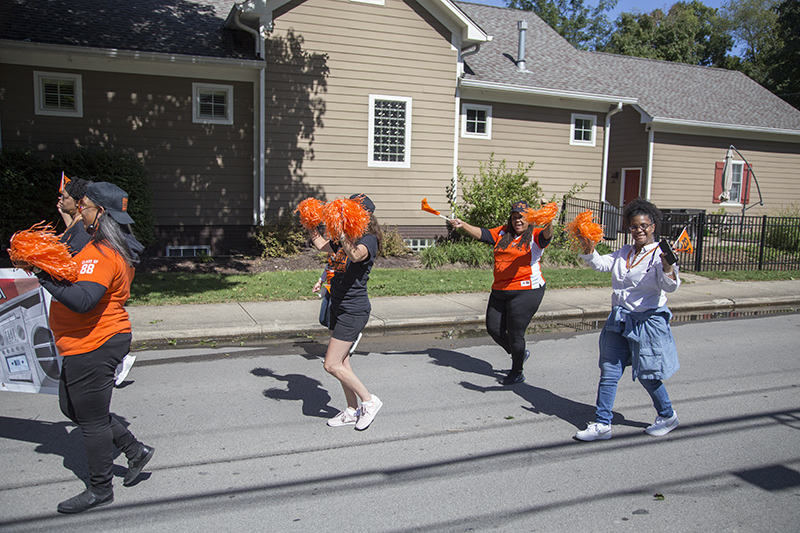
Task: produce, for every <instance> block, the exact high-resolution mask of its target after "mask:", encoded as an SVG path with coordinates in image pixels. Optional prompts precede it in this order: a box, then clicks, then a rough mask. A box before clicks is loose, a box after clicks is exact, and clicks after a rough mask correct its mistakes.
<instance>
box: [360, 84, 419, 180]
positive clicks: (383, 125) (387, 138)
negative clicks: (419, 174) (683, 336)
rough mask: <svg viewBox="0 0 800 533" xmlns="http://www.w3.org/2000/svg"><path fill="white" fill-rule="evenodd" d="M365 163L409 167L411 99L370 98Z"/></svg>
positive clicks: (373, 96) (397, 97) (371, 96)
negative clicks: (367, 154) (368, 148)
mask: <svg viewBox="0 0 800 533" xmlns="http://www.w3.org/2000/svg"><path fill="white" fill-rule="evenodd" d="M369 122H370V129H369V146H370V156H369V161H368V166H370V167H389V168H410V167H411V98H406V97H402V96H377V95H370V97H369Z"/></svg>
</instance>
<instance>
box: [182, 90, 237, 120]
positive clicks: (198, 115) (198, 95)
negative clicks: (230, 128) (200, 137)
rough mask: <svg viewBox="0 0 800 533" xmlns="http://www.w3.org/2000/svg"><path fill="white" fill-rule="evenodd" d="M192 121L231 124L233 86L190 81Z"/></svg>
mask: <svg viewBox="0 0 800 533" xmlns="http://www.w3.org/2000/svg"><path fill="white" fill-rule="evenodd" d="M192 122H196V123H200V124H233V86H232V85H214V84H208V83H192Z"/></svg>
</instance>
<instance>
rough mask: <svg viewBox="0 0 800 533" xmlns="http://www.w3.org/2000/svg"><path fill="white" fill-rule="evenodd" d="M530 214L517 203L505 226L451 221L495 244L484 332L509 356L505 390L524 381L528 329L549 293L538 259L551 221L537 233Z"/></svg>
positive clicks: (525, 206)
mask: <svg viewBox="0 0 800 533" xmlns="http://www.w3.org/2000/svg"><path fill="white" fill-rule="evenodd" d="M530 211H531V209H530V207H529V206H528V203H527V202H525V201H522V200H521V201H519V202H516V203H515V204H514V205H513V206H512V208H511V214H510V215H509V217H508V221H507V222H506V224H505V225H503V226H499V227H497V228H493V229H486V228H478V227H475V226H472V225H470V224H467V223H466V222H464V221H463V220H460V219H458V218H454V219H453V220H452V221H451V224H452V225H453V227H455V228H461V229H463V230H464V231H466V232H467V234H469V235H470V236H472V237H474V238H476V239H478V240H480V241H481V242H485V243H487V244H492V245H494V283H493V284H492V292H491V294H490V295H489V305H488V306H487V308H486V331H488V333H489V335H490V336H491V337H492V339H494V341H495V342H496V343H497V344H499V345H500V346H501V347H502V348H503V349H504V350H505V351H506V353H508V354H510V355H511V371H510V372H509V373H508V375H507V376H506V377H505V378H503V380H502V383H503V385H513V384H515V383H522V382H523V381H525V375H524V374H523V373H522V367H523V364H524V363H525V360H526V359H527V358H528V356H529V355H530V352H529V351H528V350H527V349H526V344H525V330H526V329H528V324H530V322H531V319H532V318H533V315H534V314H536V311H538V310H539V305H540V304H541V303H542V298H543V297H544V291H545V282H544V278H543V277H542V270H541V267H540V265H539V260H540V259H541V257H542V253H543V252H544V249H545V248H546V247H547V245H548V244H550V239H552V238H553V224H552V218H551V219H550V222H548V223H547V225H545V226H544V227H543V228H535V227H534V226H533V225H532V224H531V223H530V222H528V220H527V217H526V214H528V213H529V212H530Z"/></svg>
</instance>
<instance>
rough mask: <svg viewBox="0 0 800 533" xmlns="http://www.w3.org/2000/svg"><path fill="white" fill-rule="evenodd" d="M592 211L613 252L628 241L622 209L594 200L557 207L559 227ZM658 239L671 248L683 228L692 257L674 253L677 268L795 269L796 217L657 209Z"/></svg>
mask: <svg viewBox="0 0 800 533" xmlns="http://www.w3.org/2000/svg"><path fill="white" fill-rule="evenodd" d="M587 209H591V210H592V211H593V213H594V217H595V221H597V222H599V223H600V224H602V225H603V226H604V241H605V243H606V244H607V245H609V246H610V247H611V248H612V249H613V250H616V249H618V248H620V247H621V246H622V245H624V244H627V243H628V242H629V240H630V236H629V232H628V230H627V228H624V227H623V224H622V210H621V209H619V208H617V207H614V206H611V205H607V204H602V203H601V202H597V201H594V200H583V199H580V198H570V199H568V200H566V201H565V202H564V205H563V206H562V214H561V216H562V219H561V220H562V222H569V221H571V220H572V219H573V218H575V216H576V215H577V214H578V213H581V212H583V211H586V210H587ZM661 211H662V212H663V213H664V220H663V221H662V222H663V223H662V228H661V235H660V237H666V238H667V240H669V241H670V242H671V243H674V242H675V241H676V240H677V239H678V236H679V235H680V234H681V232H682V231H683V230H684V228H686V231H687V233H688V234H689V238H690V239H691V241H692V244H693V246H694V252H693V253H691V254H688V253H683V252H681V253H678V256H679V261H680V265H681V268H683V269H684V270H693V271H695V272H699V271H703V270H705V271H708V270H798V269H800V218H798V217H768V216H766V215H762V216H742V215H741V214H738V215H735V214H725V215H710V214H707V213H706V212H705V211H704V210H699V209H697V210H691V209H662V210H661Z"/></svg>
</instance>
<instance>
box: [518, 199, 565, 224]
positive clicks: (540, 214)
mask: <svg viewBox="0 0 800 533" xmlns="http://www.w3.org/2000/svg"><path fill="white" fill-rule="evenodd" d="M557 214H558V204H556V203H555V202H550V203H549V204H545V205H543V206H542V207H541V208H539V209H537V210H536V211H533V210H531V209H528V210H527V211H525V213H523V216H524V217H525V220H527V221H528V224H533V225H535V226H546V225H548V224H549V223H551V222H552V221H553V219H554V218H556V215H557Z"/></svg>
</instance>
